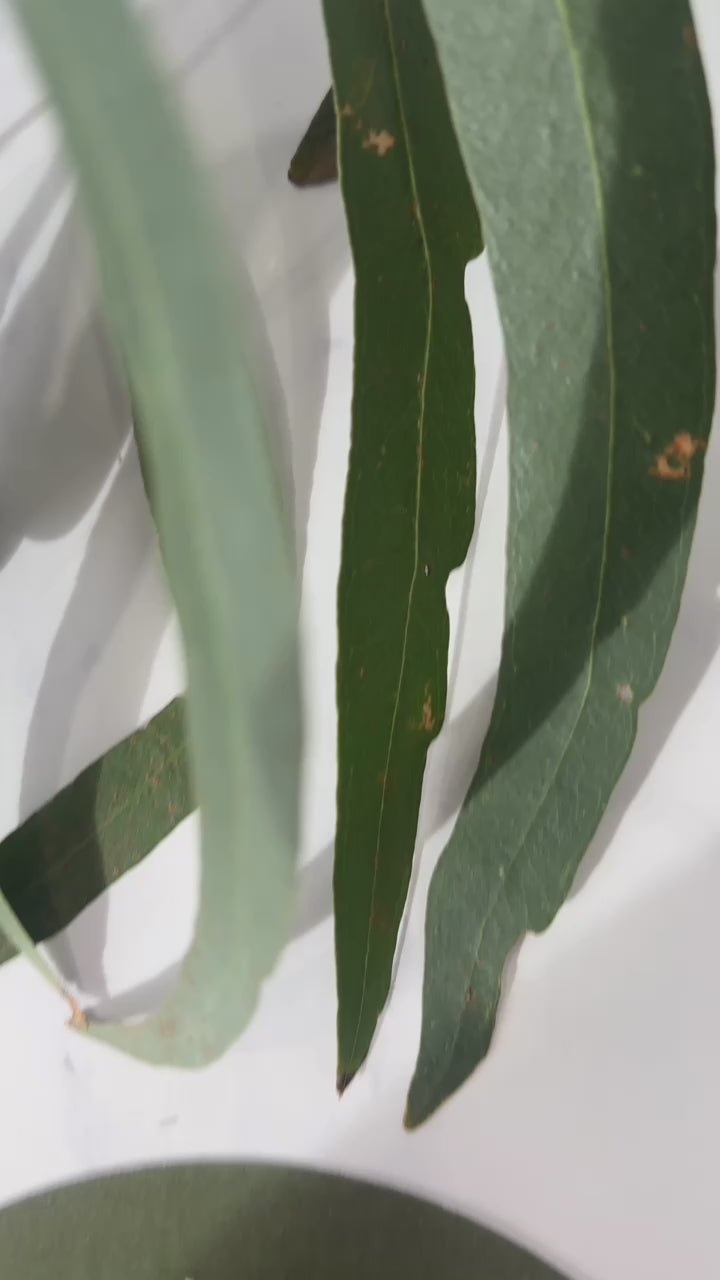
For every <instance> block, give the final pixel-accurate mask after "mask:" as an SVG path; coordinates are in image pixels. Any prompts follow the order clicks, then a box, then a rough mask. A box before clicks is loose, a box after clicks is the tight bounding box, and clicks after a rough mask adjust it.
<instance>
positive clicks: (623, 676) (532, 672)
mask: <svg viewBox="0 0 720 1280" xmlns="http://www.w3.org/2000/svg"><path fill="white" fill-rule="evenodd" d="M427 10H428V14H429V18H430V21H431V24H432V28H433V32H434V35H435V37H436V40H437V45H438V50H439V54H440V58H441V62H442V65H443V68H444V72H445V77H446V82H447V85H448V93H449V97H450V101H451V105H452V109H453V113H454V118H455V123H456V126H457V129H458V135H459V137H460V140H461V144H462V147H463V151H464V155H465V160H466V164H467V167H468V172H469V174H470V175H471V177H472V181H473V184H474V187H475V191H476V195H477V198H478V203H479V206H480V209H481V212H482V215H483V222H484V226H485V232H486V237H487V245H488V253H489V255H490V264H491V267H492V270H493V275H494V280H495V287H496V291H497V296H498V302H499V306H500V312H501V315H502V320H503V325H504V331H505V342H506V350H507V359H508V367H509V390H508V411H509V421H510V515H509V533H508V546H507V566H508V567H507V606H506V609H507V621H506V631H505V638H504V643H503V652H502V660H501V666H500V676H499V684H498V691H497V698H496V704H495V709H494V713H493V717H492V722H491V725H490V729H489V732H488V735H487V739H486V742H485V745H484V747H483V751H482V756H481V759H480V764H479V768H478V772H477V774H476V777H475V779H474V781H473V784H472V786H471V789H470V793H469V795H468V797H467V800H466V802H465V805H464V808H463V810H462V813H461V815H460V818H459V819H458V823H457V826H456V828H455V831H454V834H453V836H452V838H451V840H450V843H449V845H448V847H447V849H446V850H445V852H444V854H443V856H442V858H441V860H440V863H439V864H438V867H437V870H436V872H435V875H434V878H433V881H432V885H431V890H430V898H429V904H428V917H427V933H426V941H427V954H426V964H425V989H424V998H423V1027H422V1037H421V1045H420V1054H419V1059H418V1064H417V1068H416V1072H415V1077H414V1080H413V1082H412V1087H411V1090H410V1097H409V1102H408V1112H407V1122H408V1123H409V1124H410V1125H415V1124H417V1123H419V1122H420V1121H421V1120H422V1119H423V1118H424V1117H425V1116H427V1115H428V1114H429V1113H430V1112H431V1111H432V1110H433V1109H434V1108H435V1107H437V1106H438V1105H439V1103H440V1102H442V1101H443V1099H444V1098H446V1097H447V1096H448V1094H450V1093H451V1092H452V1091H453V1090H454V1089H456V1088H457V1087H458V1086H459V1085H460V1084H461V1083H462V1081H463V1080H465V1078H466V1077H467V1076H468V1074H469V1073H470V1072H471V1071H472V1069H473V1067H474V1066H475V1064H476V1063H477V1062H478V1060H479V1059H480V1058H482V1057H483V1055H484V1054H485V1053H486V1052H487V1048H488V1045H489V1042H490V1037H491V1034H492V1029H493V1024H494V1019H495V1011H496V1007H497V1003H498V999H499V995H500V979H501V974H502V969H503V964H504V961H505V958H506V956H507V954H508V951H509V949H510V948H511V947H512V946H513V944H514V943H515V942H516V941H517V939H518V938H519V937H521V936H522V934H523V933H524V932H525V930H527V929H531V930H536V931H537V930H541V929H544V928H546V926H547V925H548V924H549V923H550V922H551V920H552V919H553V916H554V915H555V913H556V911H557V910H558V907H559V906H560V904H561V902H562V901H563V898H564V897H565V895H566V893H567V892H568V889H569V888H570V885H571V883H572V880H573V876H574V875H575V871H576V869H577V867H578V864H579V862H580V859H581V858H582V855H583V853H584V851H585V849H586V848H587V846H588V843H589V841H590V839H591V837H592V835H593V833H594V831H595V829H596V827H597V825H598V822H599V821H600V817H601V815H602V813H603V810H604V808H605V806H606V804H607V800H608V797H609V795H610V793H611V791H612V789H613V787H614V785H615V783H616V781H617V779H618V776H619V774H620V772H621V770H622V768H623V765H624V763H625V761H626V760H627V757H628V754H629V752H630V748H631V745H632V742H633V739H634V736H635V729H636V723H637V714H638V708H639V707H640V705H641V703H642V702H643V700H644V699H645V698H647V696H648V694H649V693H650V692H651V690H652V688H653V686H654V684H655V682H656V680H657V678H658V675H659V673H660V670H661V667H662V664H663V662H664V659H665V654H666V652H667V647H668V644H669V641H670V636H671V634H672V630H673V626H674V623H675V618H676V615H677V611H678V607H679V604H680V597H681V593H682V587H683V581H684V578H685V571H686V567H687V559H688V553H689V550H690V542H691V538H692V532H693V526H694V522H695V510H696V506H697V501H698V495H699V492H700V482H701V477H702V467H703V452H704V448H705V441H706V438H707V433H708V430H709V428H710V421H711V414H712V407H713V400H714V336H713V299H712V287H713V263H714V257H715V217H714V209H713V189H714V180H713V151H712V140H711V131H710V116H709V109H708V102H707V97H706V92H705V85H704V81H703V74H702V68H701V65H700V60H699V57H698V52H697V47H696V43H695V36H694V32H693V27H692V21H691V18H690V13H689V10H688V7H687V4H686V3H685V0H666V2H665V3H663V4H657V3H656V0H634V2H633V3H632V4H628V3H627V0H574V2H573V3H572V4H570V3H567V0H557V2H556V3H554V4H543V5H539V4H537V3H535V0H516V3H513V4H508V3H507V0H484V2H483V3H482V4H477V3H476V0H456V2H455V3H454V4H452V5H447V4H446V3H445V0H427Z"/></svg>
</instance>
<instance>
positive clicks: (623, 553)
mask: <svg viewBox="0 0 720 1280" xmlns="http://www.w3.org/2000/svg"><path fill="white" fill-rule="evenodd" d="M620 555H621V557H622V559H623V560H631V559H632V556H631V555H630V552H629V551H628V549H627V547H623V548H622V550H621V552H620Z"/></svg>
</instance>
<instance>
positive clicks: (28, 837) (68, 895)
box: [0, 698, 194, 964]
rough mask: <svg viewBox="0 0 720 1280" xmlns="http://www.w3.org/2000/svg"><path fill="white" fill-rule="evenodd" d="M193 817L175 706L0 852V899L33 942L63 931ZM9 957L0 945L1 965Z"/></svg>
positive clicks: (181, 720)
mask: <svg viewBox="0 0 720 1280" xmlns="http://www.w3.org/2000/svg"><path fill="white" fill-rule="evenodd" d="M193 808H194V801H193V796H192V790H191V787H190V779H189V777H188V762H187V741H186V735H185V717H184V701H183V699H181V698H176V699H175V700H174V701H173V702H171V703H170V704H169V706H167V707H165V708H164V709H163V710H162V711H161V712H159V714H158V715H156V716H154V717H153V719H152V720H151V721H150V722H149V724H147V725H145V726H144V728H142V729H138V730H137V731H136V732H135V733H133V734H130V736H129V737H128V738H125V739H124V740H123V741H122V742H119V743H118V745H117V746H115V747H111V749H110V750H109V751H107V752H106V753H105V755H104V756H103V757H102V758H101V759H100V760H96V761H95V763H94V764H91V765H90V766H89V767H88V768H87V769H84V770H83V772H82V773H81V774H80V775H79V776H78V777H77V778H76V779H75V780H74V781H73V782H71V783H70V784H69V785H68V786H66V787H63V789H62V791H59V792H58V794H57V795H56V796H53V798H52V800H49V801H48V803H47V804H45V805H43V807H42V809H39V810H38V811H37V813H34V814H32V815H31V816H30V817H29V818H28V819H27V820H26V821H25V822H23V823H22V825H21V826H19V827H18V828H17V830H15V831H13V832H11V834H10V835H9V836H6V838H5V839H4V840H3V841H2V843H1V844H0V890H2V892H3V894H4V895H5V897H6V899H7V901H8V903H9V905H10V907H11V908H12V910H13V911H14V912H15V914H16V916H17V917H18V919H19V920H20V921H21V923H22V925H23V927H24V929H25V930H26V932H27V933H28V934H29V935H30V937H31V938H33V939H34V940H35V942H41V941H43V940H44V939H45V938H49V937H51V936H52V935H53V934H54V933H57V932H58V930H59V929H64V928H65V926H66V925H68V924H70V921H71V920H73V919H74V918H75V916H76V915H78V913H79V912H80V911H82V909H83V907H86V906H87V905H88V903H89V902H92V901H93V899H94V898H96V897H97V896H98V894H100V893H102V891H103V889H105V888H107V887H108V886H109V885H111V884H113V883H114V882H115V881H116V880H117V879H118V878H119V876H121V875H123V874H124V872H126V871H129V870H130V868H131V867H134V866H136V865H137V863H138V862H140V861H141V860H142V859H143V858H144V857H145V856H146V854H148V853H150V852H151V851H152V850H153V849H154V848H155V845H156V844H159V842H160V841H161V840H164V838H165V836H167V835H169V834H170V832H171V831H172V830H173V829H174V828H175V827H176V826H177V825H178V823H179V822H182V820H183V818H186V817H187V815H188V814H189V813H191V812H192V810H193ZM14 954H15V948H14V947H13V946H12V945H11V943H10V941H8V940H6V939H3V938H0V964H1V963H3V962H4V961H5V960H9V959H10V957H11V956H12V955H14Z"/></svg>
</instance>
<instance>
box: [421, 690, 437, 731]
mask: <svg viewBox="0 0 720 1280" xmlns="http://www.w3.org/2000/svg"><path fill="white" fill-rule="evenodd" d="M420 727H421V728H422V729H424V730H425V732H426V733H432V731H433V729H434V728H435V716H434V715H433V708H432V695H431V693H430V689H429V687H428V686H427V685H426V686H425V701H424V702H423V708H422V721H421V724H420Z"/></svg>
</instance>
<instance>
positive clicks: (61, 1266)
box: [0, 1164, 560, 1280]
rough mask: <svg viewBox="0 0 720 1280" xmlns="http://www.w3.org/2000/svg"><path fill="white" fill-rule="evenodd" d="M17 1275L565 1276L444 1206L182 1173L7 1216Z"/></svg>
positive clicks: (325, 1180) (395, 1279)
mask: <svg viewBox="0 0 720 1280" xmlns="http://www.w3.org/2000/svg"><path fill="white" fill-rule="evenodd" d="M0 1274H2V1275H3V1276H7V1277H8V1278H9V1280H10V1278H11V1280H16V1277H17V1280H20V1277H22V1280H48V1277H50V1276H52V1280H127V1278H128V1277H129V1276H132V1278H133V1280H183V1277H188V1280H190V1278H191V1277H193V1278H194V1280H238V1278H239V1277H240V1276H247V1277H251V1276H252V1277H253V1278H254V1280H271V1278H275V1277H277V1278H278V1280H279V1278H280V1277H286V1276H292V1277H294V1278H295V1280H337V1277H338V1276H342V1277H343V1280H369V1277H371V1276H372V1277H373V1280H438V1277H439V1276H442V1277H444V1278H445V1280H560V1276H559V1274H558V1272H557V1271H555V1270H554V1269H553V1268H552V1267H550V1266H548V1264H547V1263H545V1262H540V1261H538V1260H537V1259H536V1258H533V1257H531V1255H530V1254H529V1253H526V1252H525V1250H524V1249H519V1248H518V1247H517V1245H514V1244H511V1243H510V1241H509V1240H503V1239H502V1238H501V1237H500V1236H496V1235H495V1234H494V1233H493V1232H491V1231H487V1230H486V1229H485V1228H484V1227H480V1226H478V1224H477V1223H475V1222H469V1221H468V1220H467V1219H465V1218H460V1217H458V1216H457V1214H454V1213H449V1212H448V1211H447V1210H446V1209H441V1208H439V1207H438V1206H437V1205H435V1204H429V1203H427V1202H426V1201H423V1200H418V1199H415V1198H414V1197H412V1196H408V1195H402V1194H401V1193H400V1192H398V1191H390V1190H388V1189H387V1188H383V1187H372V1186H369V1185H368V1184H367V1183H363V1182H356V1181H353V1180H351V1179H349V1178H340V1177H337V1176H336V1175H332V1174H327V1173H313V1172H311V1171H309V1170H306V1169H284V1168H282V1167H279V1166H274V1167H271V1166H263V1165H259V1164H256V1165H252V1164H251V1165H231V1164H228V1165H208V1164H195V1165H186V1166H183V1165H176V1166H175V1167H174V1168H170V1167H168V1168H164V1169H139V1170H134V1171H132V1172H130V1173H121V1174H115V1175H114V1176H112V1177H107V1178H98V1179H96V1180H94V1181H92V1182H81V1183H79V1184H76V1185H75V1186H70V1187H61V1188H60V1189H59V1190H53V1191H49V1192H46V1193H45V1194H44V1195H40V1196H35V1197H33V1198H32V1199H29V1200H25V1201H22V1202H21V1203H20V1204H15V1205H11V1206H10V1207H9V1208H7V1209H3V1210H2V1212H0Z"/></svg>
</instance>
